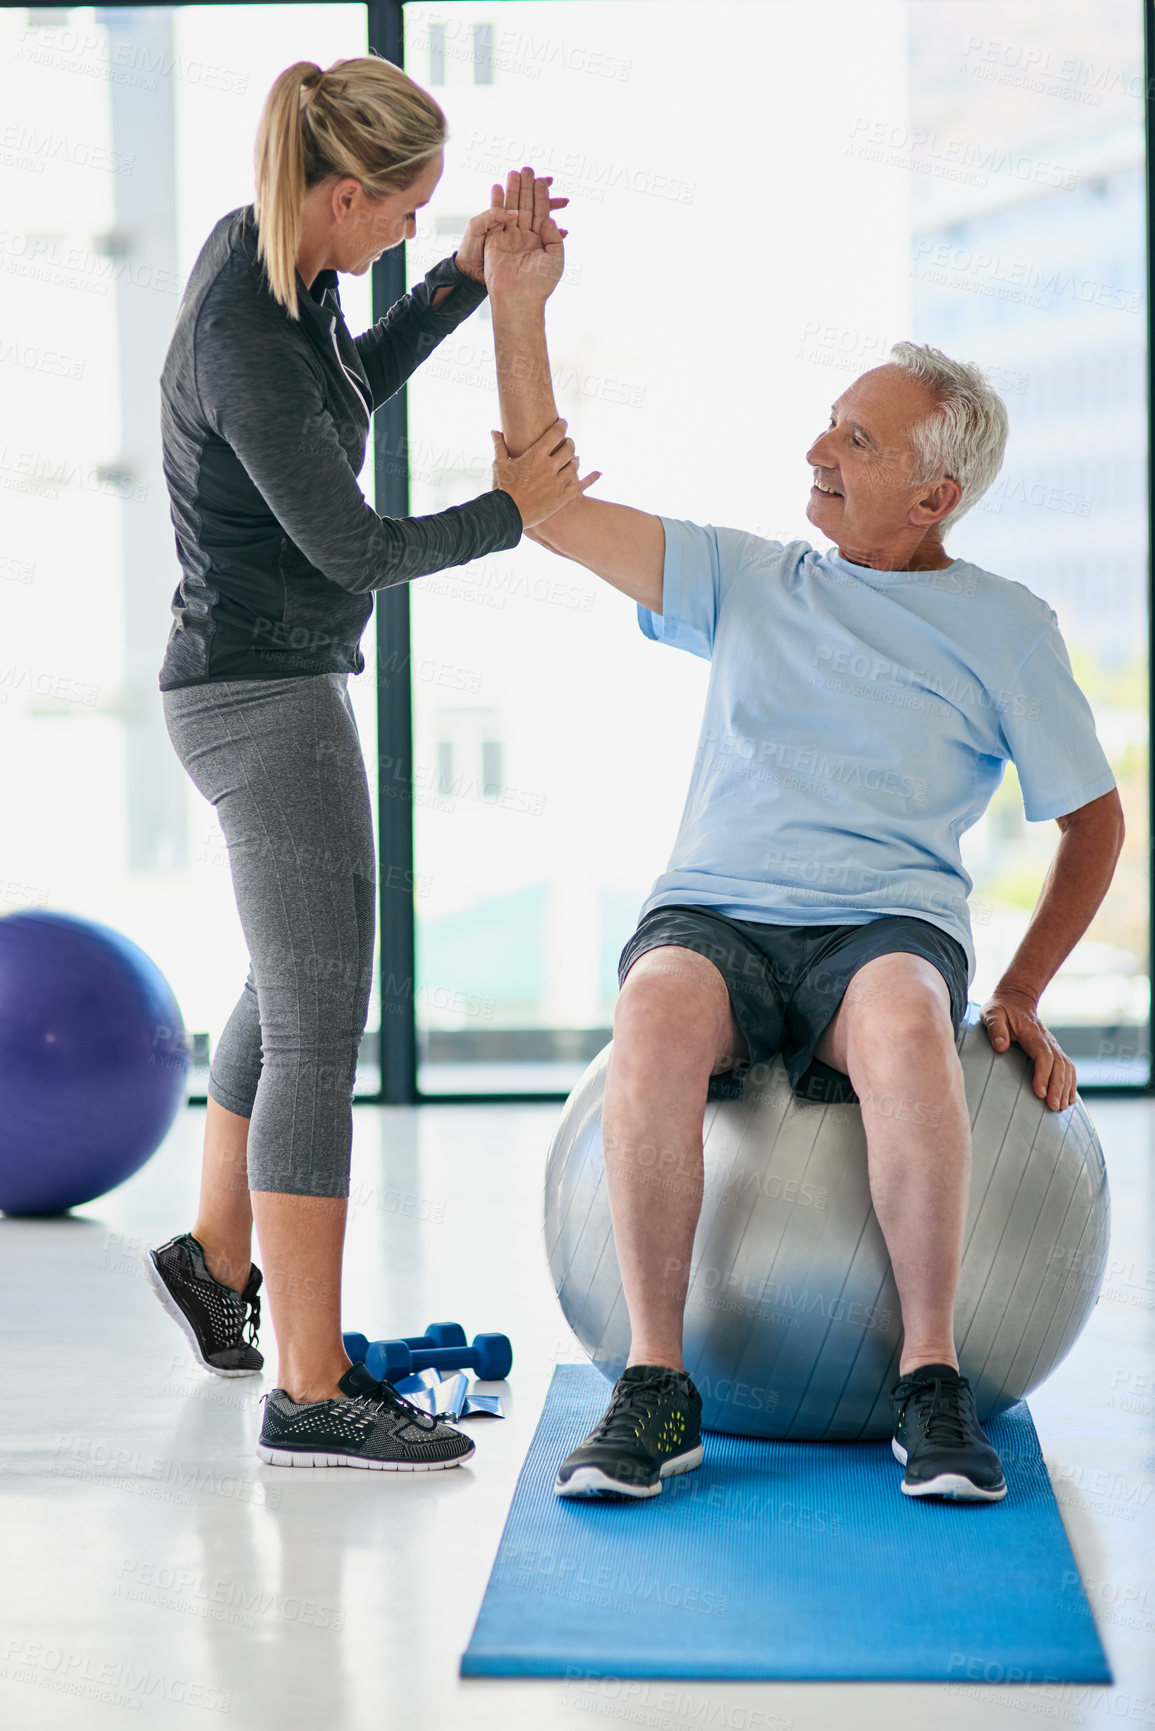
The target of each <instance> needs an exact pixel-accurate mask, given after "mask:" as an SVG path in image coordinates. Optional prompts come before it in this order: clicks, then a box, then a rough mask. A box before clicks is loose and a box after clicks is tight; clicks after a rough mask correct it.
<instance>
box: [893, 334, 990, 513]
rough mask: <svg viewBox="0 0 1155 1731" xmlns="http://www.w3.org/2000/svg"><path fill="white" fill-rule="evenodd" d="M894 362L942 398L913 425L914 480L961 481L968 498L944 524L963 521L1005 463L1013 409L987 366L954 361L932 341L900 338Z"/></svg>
mask: <svg viewBox="0 0 1155 1731" xmlns="http://www.w3.org/2000/svg"><path fill="white" fill-rule="evenodd" d="M890 360H891V364H892V365H893V366H896V367H901V368H902V370H903V372H904V373H910V374H911V375H912V376H913V377H914V378H916V379H920V380H921V381H922V383H923V384H924V385H926V386H927V387H928V388H929V389H930V390H931V391H933V392H934V394H935V396H936V397H937V398H938V405H937V407H936V408H934V409H932V411H931V412H930V414H929V415H927V416H926V418H925V419H924V420H922V421H919V422H918V423H917V425H916V426H914V427H912V428H911V443H912V444H913V446H914V451H915V460H916V461H915V472H914V474H913V475H912V476H911V483H912V485H914V486H916V487H918V486H921V485H922V483H923V482H924V481H937V480H939V479H940V478H941V477H942V476H944V475H945V476H946V477H947V478H948V479H949V480H952V481H957V482H958V484H959V486H960V487H961V488H962V498H961V499H960V500H959V502H958V504H957V505H956V506H955V508H954V510H953V511H951V512H950V513H949V514H948V515H947V516H945V517H944V518H943V519H942V522H941V524H940V525H939V526H940V528H945V527H946V525H947V524H948V523H957V522H958V520H959V518H960V517H961V516H963V515H964V513H965V512H967V511H969V510H970V509H971V506H972V505H977V504H978V502H979V500H980V499H981V498H982V496H983V494H984V493H985V492H986V490H987V488H988V487H989V486H990V484H991V482H992V481H993V480H994V478H995V476H996V475H997V474H998V472H999V470H1000V468H1001V467H1002V462H1003V452H1004V451H1005V450H1006V445H1007V409H1006V404H1005V403H1004V402H1003V399H1002V398H1001V397H1000V396H999V394H998V392H997V391H996V390H995V388H994V386H993V385H992V384H991V382H990V380H989V379H988V378H987V376H986V374H985V373H984V372H983V371H982V369H981V367H976V366H972V365H971V364H970V362H969V361H952V360H951V359H950V357H949V356H948V355H944V354H943V352H942V350H941V349H932V348H931V346H930V344H929V343H895V345H894V347H893V348H892V349H891V351H890Z"/></svg>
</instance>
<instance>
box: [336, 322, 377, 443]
mask: <svg viewBox="0 0 1155 1731" xmlns="http://www.w3.org/2000/svg"><path fill="white" fill-rule="evenodd" d="M329 341H330V342H331V343H332V345H333V353H334V354H335V355H336V357H337V365H338V366H339V367H340V369H341V371H342V372H343V373H344V375H345V377H346V378H347V379H348V381H349V383H350V384H351V385H352V386H353V389H354V390H355V391H356V393H357V401H358V402H359V403H360V405H361V407H362V408H363V409H364V411H365V418H366V420H367V421H369V422H372V419H373V414H372V410H371V409H370V407H369V405H368V403H367V402H366V401H365V393H364V391H363V390H362V389H361V385H360V381H359V380H358V378H357V376H356V374H355V373H351V372H350V371H349V369H348V367H347V366H346V365H345V363H344V361H343V360H342V359H341V351H340V349H339V348H338V347H337V315H336V313H332V314H330V324H329Z"/></svg>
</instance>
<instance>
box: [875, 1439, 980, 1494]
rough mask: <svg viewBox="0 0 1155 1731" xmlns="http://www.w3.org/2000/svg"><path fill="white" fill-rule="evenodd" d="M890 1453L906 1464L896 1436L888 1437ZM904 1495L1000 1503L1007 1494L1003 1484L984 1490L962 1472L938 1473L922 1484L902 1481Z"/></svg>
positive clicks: (902, 1449)
mask: <svg viewBox="0 0 1155 1731" xmlns="http://www.w3.org/2000/svg"><path fill="white" fill-rule="evenodd" d="M890 1448H891V1453H892V1454H893V1455H894V1458H895V1460H896V1461H901V1463H902V1465H903V1466H905V1465H906V1452H907V1451H906V1450H905V1449H904V1448H903V1446H902V1444H901V1443H900V1442H899V1441H898V1439H897V1437H892V1438H891V1439H890ZM901 1489H902V1494H903V1496H904V1497H947V1498H948V1499H949V1500H950V1501H951V1502H955V1503H1001V1502H1002V1500H1003V1498H1004V1497H1005V1496H1006V1494H1007V1487H1006V1485H1005V1484H1003V1485H1000V1486H999V1488H998V1489H997V1490H993V1491H988V1490H984V1489H983V1487H982V1485H976V1484H975V1482H974V1480H973V1479H968V1478H964V1477H963V1475H962V1473H939V1475H938V1477H937V1478H933V1479H927V1480H926V1481H925V1483H923V1484H915V1485H908V1484H907V1482H906V1480H905V1479H903V1481H902V1486H901Z"/></svg>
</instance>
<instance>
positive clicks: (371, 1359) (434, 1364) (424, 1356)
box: [365, 1334, 513, 1382]
mask: <svg viewBox="0 0 1155 1731" xmlns="http://www.w3.org/2000/svg"><path fill="white" fill-rule="evenodd" d="M512 1364H513V1347H512V1346H511V1345H510V1342H509V1337H508V1335H504V1334H475V1335H474V1337H473V1344H472V1346H463V1345H460V1344H457V1345H453V1346H430V1345H429V1344H428V1342H426V1341H418V1342H417V1343H416V1345H415V1344H414V1343H413V1342H412V1341H409V1340H374V1341H371V1342H370V1345H369V1350H368V1352H367V1353H366V1354H365V1368H366V1370H367V1371H368V1372H369V1374H370V1376H375V1377H377V1378H378V1379H379V1380H380V1381H382V1382H396V1381H397V1379H398V1378H399V1377H402V1376H413V1375H415V1374H416V1373H417V1372H418V1371H421V1370H472V1371H473V1372H474V1373H475V1375H477V1376H479V1377H481V1378H482V1379H483V1380H484V1381H486V1382H490V1381H492V1382H501V1381H502V1379H503V1378H504V1377H507V1376H508V1375H509V1372H510V1368H511V1366H512Z"/></svg>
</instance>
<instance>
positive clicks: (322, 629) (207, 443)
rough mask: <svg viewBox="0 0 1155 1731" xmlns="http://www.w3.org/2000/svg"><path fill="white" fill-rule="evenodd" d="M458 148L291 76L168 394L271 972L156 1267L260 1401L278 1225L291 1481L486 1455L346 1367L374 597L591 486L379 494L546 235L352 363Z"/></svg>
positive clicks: (183, 682)
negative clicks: (371, 304) (378, 290)
mask: <svg viewBox="0 0 1155 1731" xmlns="http://www.w3.org/2000/svg"><path fill="white" fill-rule="evenodd" d="M445 139H446V123H445V117H444V115H443V114H442V112H441V110H440V108H439V107H438V106H437V104H436V103H435V102H434V101H433V99H432V98H431V97H430V96H428V95H427V94H426V93H425V91H423V90H420V89H419V88H418V87H417V86H416V85H415V84H414V83H413V82H412V81H411V80H410V79H409V78H407V77H406V75H405V74H404V73H403V72H401V71H399V70H398V69H397V68H396V67H395V66H393V65H391V64H390V63H389V62H387V61H385V60H380V59H376V58H368V57H367V58H363V59H352V60H340V61H337V62H336V63H335V64H334V65H333V66H330V67H329V68H328V69H327V70H325V71H322V70H321V68H320V67H319V66H316V65H314V64H313V63H312V62H309V61H301V62H298V63H297V64H296V65H293V66H290V67H289V68H288V69H287V70H286V71H285V72H283V73H282V74H281V75H280V77H279V78H278V79H277V80H276V82H275V84H274V85H273V87H272V89H271V91H270V92H269V95H268V98H267V100H266V102H265V106H264V110H263V112H262V115H261V120H260V128H259V132H258V137H257V149H256V199H255V202H254V203H253V204H252V205H247V206H244V207H243V208H241V209H239V210H235V211H231V212H230V213H229V214H228V215H227V216H224V217H222V218H221V220H220V221H219V222H218V223H217V224H216V226H215V228H214V229H213V231H212V233H211V234H210V235H209V237H208V239H207V241H206V242H205V245H204V247H203V249H202V250H201V253H200V256H199V257H198V259H197V261H196V264H195V266H194V267H193V271H192V274H191V276H190V278H189V282H188V287H187V289H186V292H185V295H184V298H183V300H182V302H181V306H180V309H179V312H178V315H177V320H176V327H175V330H174V332H173V337H172V342H171V345H170V348H169V351H168V355H167V358H166V360H165V364H164V370H163V373H162V377H161V394H162V436H163V447H164V467H165V475H166V479H167V482H168V487H169V494H170V499H171V508H172V519H173V523H174V526H175V530H176V543H177V552H178V557H179V560H180V565H181V571H182V577H181V582H180V587H179V588H178V590H177V592H176V595H175V597H174V599H173V615H174V618H173V626H172V631H171V634H170V637H169V642H168V649H167V653H166V655H165V658H164V664H163V667H162V669H161V675H160V686H161V690H162V692H163V703H164V710H165V717H166V722H167V726H168V730H169V735H170V737H171V739H172V742H173V746H174V748H175V749H176V752H177V754H178V756H179V757H180V759H181V761H182V763H183V764H184V765H185V768H186V769H187V770H188V773H189V775H190V776H191V778H192V780H193V781H194V783H195V784H196V786H197V787H198V788H199V789H200V791H201V792H202V793H203V794H204V796H205V798H206V799H208V800H210V801H211V802H212V804H213V805H214V807H215V808H216V812H217V816H218V818H219V821H220V824H221V828H222V830H223V832H224V835H225V838H226V840H227V842H228V848H229V863H230V868H231V871H232V877H233V886H234V891H235V894H236V901H237V908H238V910H239V913H240V917H241V924H242V927H243V929H244V934H245V939H246V943H247V945H248V949H249V955H250V958H251V968H250V972H249V977H248V979H247V981H246V982H245V986H244V990H243V991H242V992H241V996H240V999H239V1001H238V1003H237V1005H236V1007H235V1009H234V1010H233V1012H232V1015H231V1017H230V1019H229V1022H228V1024H227V1026H226V1028H225V1030H224V1033H223V1034H222V1036H221V1039H220V1042H219V1044H218V1046H217V1049H216V1052H215V1054H214V1057H213V1063H212V1069H211V1073H210V1079H209V1089H208V1092H209V1101H208V1116H207V1124H206V1130H205V1147H204V1166H203V1172H202V1182H201V1197H200V1206H199V1211H198V1215H197V1220H196V1223H195V1225H194V1228H193V1230H192V1231H191V1232H185V1233H182V1234H179V1235H178V1236H177V1237H174V1238H173V1239H171V1240H169V1242H168V1243H166V1244H163V1245H160V1246H158V1247H157V1248H156V1249H153V1250H149V1251H147V1252H146V1253H145V1256H144V1258H143V1263H144V1268H145V1272H146V1274H147V1276H148V1279H149V1281H150V1284H151V1285H152V1287H153V1289H154V1291H155V1292H156V1294H157V1296H158V1298H159V1299H160V1301H161V1303H162V1304H163V1305H164V1307H165V1309H166V1310H167V1311H168V1312H169V1314H170V1315H171V1316H172V1317H173V1319H174V1320H175V1321H176V1322H177V1324H178V1325H179V1326H180V1328H181V1329H182V1330H183V1332H184V1333H185V1335H186V1337H187V1338H188V1340H189V1343H190V1345H191V1347H192V1349H193V1352H194V1354H195V1355H196V1357H197V1359H198V1360H199V1361H200V1363H201V1364H202V1365H204V1366H205V1367H206V1368H207V1369H209V1370H212V1371H215V1372H216V1373H217V1374H218V1375H221V1376H245V1375H251V1374H253V1373H255V1372H256V1371H258V1370H260V1368H261V1366H262V1364H263V1360H262V1357H261V1354H260V1353H259V1352H258V1351H257V1347H256V1340H257V1328H258V1324H259V1299H258V1296H257V1295H258V1289H259V1287H260V1285H261V1281H262V1276H261V1273H260V1270H258V1269H257V1267H256V1266H255V1265H254V1264H253V1263H252V1262H251V1260H250V1256H251V1238H252V1228H253V1224H254V1221H255V1224H256V1228H257V1233H258V1237H259V1240H260V1247H261V1255H262V1260H263V1262H264V1266H265V1270H266V1273H267V1276H268V1285H267V1294H268V1298H269V1302H270V1304H271V1307H272V1312H273V1322H274V1325H275V1330H276V1335H277V1345H278V1351H279V1373H278V1383H279V1386H278V1387H277V1388H276V1389H274V1390H273V1391H272V1393H271V1394H270V1395H269V1397H268V1398H267V1400H266V1402H265V1416H264V1420H263V1424H262V1429H261V1438H260V1443H259V1446H258V1453H259V1454H260V1456H261V1458H262V1459H263V1460H265V1461H268V1462H271V1463H274V1464H281V1465H288V1466H293V1465H308V1466H333V1465H345V1466H358V1467H372V1468H378V1469H392V1470H410V1471H412V1470H429V1469H436V1468H441V1467H450V1466H455V1465H457V1464H459V1463H460V1462H462V1461H464V1460H466V1459H468V1458H469V1456H470V1455H471V1454H472V1453H473V1445H472V1443H471V1442H470V1441H469V1440H468V1438H466V1437H465V1436H463V1435H462V1434H461V1433H460V1432H459V1431H456V1430H454V1429H453V1428H452V1427H451V1426H449V1425H446V1424H443V1423H440V1422H438V1421H434V1420H432V1419H430V1418H429V1417H427V1416H426V1415H424V1414H422V1413H420V1412H418V1411H417V1410H416V1409H415V1408H413V1407H411V1406H409V1405H408V1403H407V1402H405V1401H404V1400H403V1399H401V1397H400V1396H398V1395H397V1394H396V1393H395V1392H394V1391H393V1390H392V1389H391V1388H390V1386H389V1385H388V1384H387V1383H378V1382H376V1381H375V1380H374V1379H373V1378H371V1377H370V1376H369V1375H368V1373H367V1372H366V1370H365V1367H364V1365H355V1366H351V1365H350V1362H349V1359H348V1357H347V1355H346V1353H345V1351H344V1348H343V1346H342V1343H341V1328H340V1290H341V1254H342V1246H343V1241H344V1231H345V1215H346V1205H347V1204H346V1198H347V1195H348V1187H349V1152H350V1143H351V1137H352V1113H351V1098H352V1090H353V1080H354V1074H355V1069H356V1061H357V1048H358V1043H359V1041H360V1038H361V1035H362V1033H363V1031H364V1027H365V1020H366V1014H367V1006H368V1000H369V989H370V969H371V962H372V953H373V935H374V914H375V909H374V902H375V860H374V849H373V834H372V827H371V823H370V808H369V792H368V786H367V782H366V776H365V766H364V762H363V760H362V756H361V751H360V746H359V742H358V738H357V729H356V725H355V722H354V719H353V712H352V709H351V707H350V704H349V698H348V695H347V691H346V682H347V680H348V676H349V674H350V673H359V672H360V671H361V670H362V668H363V666H364V659H363V657H362V654H361V650H360V648H359V641H360V638H361V634H362V632H363V631H364V629H365V626H366V624H367V622H368V619H369V615H370V612H371V611H372V594H373V591H374V590H376V589H382V588H385V587H387V586H388V585H390V584H393V583H404V582H408V581H409V580H410V579H412V578H414V577H419V576H421V575H422V574H423V573H425V572H430V571H439V570H442V569H444V568H445V567H446V566H450V565H457V564H461V563H463V562H465V561H466V560H469V559H476V558H478V557H480V556H481V555H482V554H484V553H490V552H493V551H495V550H496V549H498V548H505V547H512V546H514V545H515V544H516V543H517V541H518V540H519V539H520V537H521V534H522V531H523V529H527V528H529V527H531V526H532V525H534V524H536V523H540V522H541V521H543V520H544V519H545V518H546V517H548V516H550V515H551V514H552V513H553V512H555V511H557V510H559V509H560V508H561V507H562V506H564V505H565V504H567V503H569V502H570V501H571V500H573V499H574V498H576V497H578V496H579V495H580V493H581V491H582V490H583V487H584V486H586V485H588V484H589V483H588V481H579V480H578V477H577V463H576V458H575V455H574V449H573V445H572V443H571V442H570V441H569V440H568V439H567V438H566V436H565V424H564V422H561V421H555V422H554V423H553V424H552V425H551V426H550V428H549V429H548V430H547V432H546V433H545V434H544V435H543V436H542V437H541V438H540V439H538V440H537V442H536V444H534V445H533V446H532V447H531V448H530V449H529V450H527V451H526V452H525V454H524V455H523V456H520V457H519V458H517V459H515V460H509V461H505V460H503V461H502V462H501V463H500V464H499V465H498V469H497V471H496V485H495V488H494V490H492V491H488V492H485V493H483V494H481V495H480V496H479V497H478V498H476V499H471V500H470V501H469V502H468V503H467V504H464V505H461V506H457V507H455V508H454V509H452V510H447V511H441V512H438V513H436V514H435V515H432V516H428V517H410V518H404V519H401V520H389V519H386V518H382V517H380V516H378V515H377V513H376V512H375V511H373V510H372V509H371V508H370V507H369V505H368V504H367V503H366V502H365V499H364V497H363V495H362V493H361V491H360V488H359V487H358V485H357V479H356V477H357V475H358V473H359V472H360V470H361V467H362V465H363V463H364V460H365V454H366V444H367V436H368V431H369V424H370V418H371V415H372V413H373V410H374V409H377V408H379V407H380V405H381V404H382V403H383V402H385V400H386V399H387V398H388V397H390V396H392V395H393V393H394V392H395V391H397V390H398V389H399V388H400V386H401V385H402V384H403V383H404V382H405V380H406V379H407V378H408V377H409V375H410V374H411V373H412V372H413V371H414V369H415V368H416V367H417V366H418V365H419V363H420V362H421V361H423V360H425V359H426V358H427V357H428V356H429V355H430V354H431V353H432V351H433V350H434V349H435V348H436V346H437V344H438V343H439V342H440V341H441V340H442V338H443V337H445V336H447V335H448V334H449V332H450V331H452V330H453V329H454V328H455V327H456V326H457V325H458V324H459V323H460V322H461V320H462V319H464V318H466V317H467V316H468V315H469V314H470V313H471V312H473V311H474V309H475V308H476V307H477V306H478V305H479V304H480V302H481V301H482V300H483V299H484V297H485V292H486V291H485V284H484V275H483V268H482V261H483V249H484V245H485V240H486V236H487V235H493V234H496V233H499V232H500V231H501V229H502V228H503V227H504V225H505V224H506V223H514V224H516V222H517V221H518V216H517V212H516V210H512V211H507V210H505V209H503V208H502V200H501V197H500V193H499V192H498V191H497V190H496V189H495V194H494V208H492V209H490V210H488V211H486V212H484V213H483V214H482V215H481V216H478V217H475V218H473V220H472V221H471V222H470V223H469V225H468V227H467V229H466V232H465V236H464V239H463V241H462V244H461V246H460V248H459V249H458V251H457V253H456V254H455V255H454V257H452V258H449V259H446V260H445V261H444V262H443V263H441V264H438V265H437V266H436V267H435V268H434V269H433V270H431V271H430V272H429V274H428V276H426V278H425V279H424V281H423V282H421V283H418V284H417V286H416V287H415V288H414V289H413V290H412V291H411V292H410V293H409V294H407V295H405V296H404V297H403V298H402V299H401V300H400V301H398V303H397V304H396V305H395V306H394V307H392V308H391V309H390V311H389V312H388V313H387V314H386V315H385V317H384V318H383V319H381V320H379V321H378V323H377V324H376V325H374V326H373V328H372V329H371V330H368V331H366V332H365V333H364V334H363V335H361V336H358V337H353V336H351V335H350V333H349V331H348V329H347V328H346V325H345V321H344V318H343V317H342V314H341V304H340V300H339V298H338V292H337V275H338V273H339V272H342V271H346V272H352V273H353V274H355V275H362V274H363V273H364V272H365V271H366V270H368V268H369V266H370V264H371V263H372V262H373V260H374V259H375V258H377V257H379V256H380V254H381V253H382V252H384V251H385V250H387V249H388V248H390V247H394V246H398V245H399V244H400V243H401V241H403V240H405V239H407V238H411V237H412V235H413V234H414V232H415V215H416V212H417V211H418V210H419V209H420V208H421V207H422V206H423V205H425V204H426V203H428V201H429V199H430V197H431V196H432V194H433V191H434V188H435V187H436V185H437V182H438V179H439V178H440V175H441V171H442V161H443V147H444V144H445ZM549 202H550V203H551V205H556V204H558V203H560V202H563V201H560V200H554V201H549ZM549 220H550V222H551V224H552V218H550V219H549ZM540 226H541V223H540V221H539V223H538V227H539V228H540ZM553 233H554V236H555V237H556V233H557V231H556V230H554V231H553ZM190 913H191V916H192V917H193V918H195V917H196V911H195V909H193V910H190ZM206 941H208V939H207V935H206Z"/></svg>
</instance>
